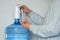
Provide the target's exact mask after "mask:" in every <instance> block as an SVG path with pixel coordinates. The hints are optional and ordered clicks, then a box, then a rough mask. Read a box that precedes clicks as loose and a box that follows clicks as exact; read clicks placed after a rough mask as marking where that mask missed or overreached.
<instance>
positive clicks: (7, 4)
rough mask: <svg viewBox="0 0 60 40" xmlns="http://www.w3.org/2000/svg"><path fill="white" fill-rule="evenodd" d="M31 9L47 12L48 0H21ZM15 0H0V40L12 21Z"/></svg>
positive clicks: (42, 13) (43, 13)
mask: <svg viewBox="0 0 60 40" xmlns="http://www.w3.org/2000/svg"><path fill="white" fill-rule="evenodd" d="M22 1H23V4H25V5H27V6H28V7H29V8H30V9H31V10H33V11H35V12H37V13H38V14H41V15H42V16H44V15H45V13H47V10H48V6H49V0H22ZM16 2H17V0H0V30H1V32H0V40H4V38H5V37H4V35H5V33H4V32H5V28H6V27H7V26H8V25H10V24H12V23H13V21H14V20H13V19H14V14H15V7H16Z"/></svg>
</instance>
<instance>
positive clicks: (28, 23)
mask: <svg viewBox="0 0 60 40" xmlns="http://www.w3.org/2000/svg"><path fill="white" fill-rule="evenodd" d="M20 23H21V25H22V26H23V28H25V29H30V22H29V21H28V20H26V22H25V23H24V22H22V21H20Z"/></svg>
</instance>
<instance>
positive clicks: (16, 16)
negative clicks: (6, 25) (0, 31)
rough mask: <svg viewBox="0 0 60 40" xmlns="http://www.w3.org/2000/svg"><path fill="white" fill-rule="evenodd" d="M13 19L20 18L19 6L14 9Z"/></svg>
mask: <svg viewBox="0 0 60 40" xmlns="http://www.w3.org/2000/svg"><path fill="white" fill-rule="evenodd" d="M15 10H16V11H15V19H19V18H20V8H19V6H16V9H15Z"/></svg>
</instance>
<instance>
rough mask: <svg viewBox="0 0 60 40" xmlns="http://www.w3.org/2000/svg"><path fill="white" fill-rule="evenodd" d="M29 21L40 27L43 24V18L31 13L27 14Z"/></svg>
mask: <svg viewBox="0 0 60 40" xmlns="http://www.w3.org/2000/svg"><path fill="white" fill-rule="evenodd" d="M28 17H29V19H30V20H31V21H32V22H33V23H34V24H36V25H41V24H43V22H44V17H42V16H40V15H39V14H37V13H35V12H31V13H29V14H28Z"/></svg>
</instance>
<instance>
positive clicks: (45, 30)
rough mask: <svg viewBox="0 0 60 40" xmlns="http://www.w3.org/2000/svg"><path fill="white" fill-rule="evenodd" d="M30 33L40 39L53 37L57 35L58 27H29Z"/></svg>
mask: <svg viewBox="0 0 60 40" xmlns="http://www.w3.org/2000/svg"><path fill="white" fill-rule="evenodd" d="M30 31H32V32H33V33H34V34H36V35H38V36H41V37H53V36H56V35H58V34H59V27H56V28H55V27H54V26H50V25H40V26H38V25H31V26H30Z"/></svg>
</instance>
